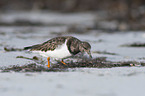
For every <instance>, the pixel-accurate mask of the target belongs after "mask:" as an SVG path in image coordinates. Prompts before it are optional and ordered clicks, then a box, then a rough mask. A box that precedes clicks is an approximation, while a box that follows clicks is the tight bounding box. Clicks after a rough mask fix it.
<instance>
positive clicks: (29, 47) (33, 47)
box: [23, 44, 40, 50]
mask: <svg viewBox="0 0 145 96" xmlns="http://www.w3.org/2000/svg"><path fill="white" fill-rule="evenodd" d="M39 46H40V45H39V44H38V45H33V46H28V47H24V49H23V50H28V49H30V50H31V49H35V48H38V47H39Z"/></svg>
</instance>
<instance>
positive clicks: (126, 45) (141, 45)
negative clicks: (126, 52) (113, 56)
mask: <svg viewBox="0 0 145 96" xmlns="http://www.w3.org/2000/svg"><path fill="white" fill-rule="evenodd" d="M121 47H145V43H139V42H135V43H132V44H124V45H121Z"/></svg>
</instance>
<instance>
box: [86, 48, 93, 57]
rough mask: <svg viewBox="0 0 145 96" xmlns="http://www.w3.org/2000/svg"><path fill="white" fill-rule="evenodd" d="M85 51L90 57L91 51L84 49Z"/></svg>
mask: <svg viewBox="0 0 145 96" xmlns="http://www.w3.org/2000/svg"><path fill="white" fill-rule="evenodd" d="M86 52H87V53H88V55H89V56H90V58H92V55H91V51H90V50H86Z"/></svg>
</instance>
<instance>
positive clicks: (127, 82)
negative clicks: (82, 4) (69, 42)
mask: <svg viewBox="0 0 145 96" xmlns="http://www.w3.org/2000/svg"><path fill="white" fill-rule="evenodd" d="M33 15H34V16H33ZM48 17H49V18H48ZM28 18H29V19H28ZM95 18H96V17H95V16H93V15H92V14H85V13H82V14H78V13H77V14H74V13H73V14H67V15H64V14H59V13H57V14H56V13H55V14H53V13H51V14H50V13H49V14H48V13H47V14H46V13H45V14H38V13H37V14H36V13H35V14H34V13H31V14H28V13H24V14H22V13H21V14H19V15H18V14H16V13H10V14H4V15H1V16H0V20H3V21H6V22H13V21H14V20H16V19H18V20H20V19H21V20H22V19H24V20H25V19H28V20H32V21H37V22H42V23H57V22H60V24H66V25H61V26H47V27H46V26H37V27H36V26H33V27H31V26H0V66H1V67H2V66H9V65H17V64H18V65H23V64H28V63H31V62H34V61H31V60H26V59H21V58H16V57H17V56H25V57H33V56H35V55H36V54H31V53H27V52H25V51H20V52H19V51H17V52H5V51H4V49H3V48H4V47H14V48H23V47H25V46H29V45H33V44H38V43H42V42H44V41H46V40H48V39H50V38H52V37H56V36H61V35H63V36H66V35H71V36H75V37H77V38H79V39H80V40H84V41H88V42H89V43H90V44H91V45H92V55H93V57H94V58H95V57H102V56H104V57H107V59H108V60H111V61H129V60H132V61H133V60H135V61H139V62H140V61H142V62H144V59H140V58H143V57H144V54H145V51H144V50H145V48H132V47H130V48H128V47H120V45H123V44H128V43H134V42H144V41H145V33H144V32H119V33H118V32H117V33H103V32H100V31H96V30H95V31H92V32H90V33H85V34H76V33H75V34H73V33H67V32H66V31H67V24H84V23H85V22H89V24H93V22H92V21H93V20H94V19H95ZM60 33H61V34H60ZM99 41H100V42H99ZM95 51H107V52H111V53H116V54H118V55H107V54H97V53H95ZM144 76H145V68H144V67H122V68H106V69H98V68H78V69H74V71H72V70H71V69H70V72H48V73H47V72H42V73H14V72H11V73H0V96H10V95H11V96H20V95H21V96H33V95H35V96H40V95H43V96H137V95H138V96H144V95H145V91H144V89H145V84H144V79H145V77H144Z"/></svg>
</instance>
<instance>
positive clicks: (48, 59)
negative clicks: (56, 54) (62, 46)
mask: <svg viewBox="0 0 145 96" xmlns="http://www.w3.org/2000/svg"><path fill="white" fill-rule="evenodd" d="M47 61H48V65H46V66H47V67H48V68H50V57H48V58H47Z"/></svg>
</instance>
